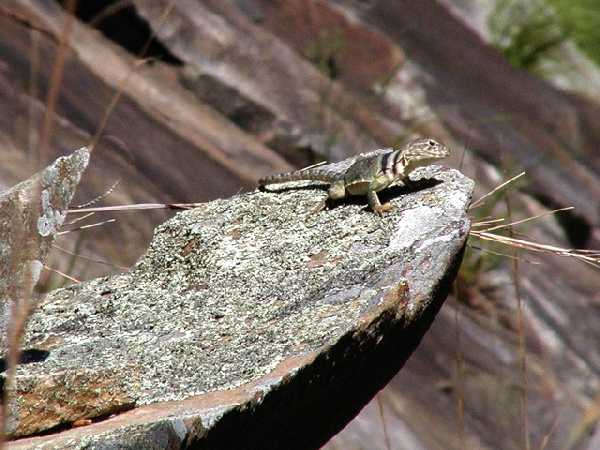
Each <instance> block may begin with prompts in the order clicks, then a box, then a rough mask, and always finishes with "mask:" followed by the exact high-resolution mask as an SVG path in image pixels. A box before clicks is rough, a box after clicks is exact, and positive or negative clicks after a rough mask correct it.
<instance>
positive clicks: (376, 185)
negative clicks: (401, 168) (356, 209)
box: [367, 174, 393, 215]
mask: <svg viewBox="0 0 600 450" xmlns="http://www.w3.org/2000/svg"><path fill="white" fill-rule="evenodd" d="M392 181H393V179H390V178H389V177H388V176H387V175H385V174H382V175H380V176H378V177H377V178H375V179H374V180H373V181H371V182H370V183H369V187H368V188H367V199H368V200H369V207H370V208H371V209H372V210H373V212H374V213H375V214H379V215H381V214H382V213H383V212H385V211H389V210H390V209H392V208H393V207H392V205H390V204H389V203H386V204H385V205H382V204H381V202H380V201H379V197H378V196H377V192H379V191H381V190H383V189H385V188H386V187H388V186H389V185H390V184H392Z"/></svg>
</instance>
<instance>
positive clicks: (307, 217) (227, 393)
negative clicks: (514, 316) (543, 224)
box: [12, 166, 473, 448]
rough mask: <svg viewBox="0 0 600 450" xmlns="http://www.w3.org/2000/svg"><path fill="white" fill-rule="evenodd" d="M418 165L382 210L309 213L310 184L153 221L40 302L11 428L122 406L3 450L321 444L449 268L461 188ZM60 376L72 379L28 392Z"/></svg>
mask: <svg viewBox="0 0 600 450" xmlns="http://www.w3.org/2000/svg"><path fill="white" fill-rule="evenodd" d="M419 173H420V175H421V177H423V179H422V180H421V181H417V187H416V188H415V187H412V188H411V189H407V188H406V187H399V186H398V187H392V188H390V189H388V190H387V191H386V192H385V193H384V194H383V195H382V197H383V199H384V200H390V199H391V202H392V204H393V205H394V209H393V210H392V211H391V212H390V213H389V214H387V215H385V216H384V217H379V216H377V215H375V214H373V213H372V212H370V211H369V209H368V207H367V206H366V204H365V202H364V199H361V198H357V199H353V200H352V201H349V202H336V203H335V204H333V205H331V208H330V209H329V210H323V211H319V212H314V210H315V207H316V206H317V205H318V204H319V203H320V202H321V201H322V200H323V197H324V196H325V195H326V191H325V190H323V189H321V188H320V187H318V186H315V185H314V184H308V185H307V183H304V184H298V183H296V184H292V185H291V186H290V187H284V188H283V189H280V190H279V191H275V192H273V191H263V192H261V191H255V192H252V193H248V194H245V195H240V196H236V197H233V198H231V199H225V200H216V201H213V202H210V203H207V204H205V205H204V206H203V207H201V208H198V209H195V210H192V211H186V212H183V213H180V214H178V215H177V216H175V217H174V218H173V219H171V220H169V221H167V222H165V223H164V224H163V225H161V226H160V227H159V228H157V230H156V233H155V236H154V239H153V241H152V243H151V245H150V248H149V249H148V251H147V253H146V255H145V256H144V257H143V258H142V259H141V260H140V261H139V262H138V263H137V264H136V265H135V266H134V267H133V268H132V269H131V271H130V272H128V273H126V274H123V275H118V276H115V277H111V278H105V279H96V280H92V281H90V282H87V283H81V284H79V285H76V286H73V287H70V288H66V289H61V290H58V291H56V292H54V293H52V294H50V295H48V296H47V297H46V298H45V299H44V301H43V303H42V305H41V307H40V308H39V312H38V313H37V314H36V315H35V316H34V317H33V318H32V321H31V327H30V331H29V334H28V336H27V341H26V346H27V348H28V349H33V348H35V349H38V350H45V351H48V352H49V356H48V357H47V358H46V359H45V360H44V361H43V362H38V363H35V364H27V365H23V366H21V368H20V370H19V376H18V380H17V392H16V394H15V395H16V398H17V407H16V409H15V410H14V411H13V422H12V423H13V424H14V427H13V429H12V432H13V434H14V435H19V436H23V435H28V434H31V433H37V432H40V431H43V430H42V425H41V424H43V427H51V426H59V425H64V424H65V423H70V422H73V421H76V420H78V419H94V418H96V417H105V416H107V415H110V414H112V413H114V412H115V411H119V410H123V409H129V408H132V407H134V406H135V408H134V409H133V410H131V411H128V412H124V413H122V414H119V415H118V416H116V417H114V418H111V419H109V420H106V421H103V422H98V423H96V424H93V425H91V426H89V427H85V428H76V429H72V430H69V431H65V432H62V433H59V434H57V435H53V436H52V437H50V436H45V437H44V438H43V440H42V439H41V438H28V439H23V440H21V441H19V442H17V443H15V444H13V445H14V448H28V447H35V446H36V445H38V444H40V445H41V443H42V442H46V441H47V442H48V445H52V446H56V448H83V447H85V448H105V446H106V445H110V443H111V442H119V446H120V448H140V447H136V446H139V445H142V444H140V442H141V441H140V439H142V440H143V442H144V444H143V445H144V446H147V448H150V447H151V448H180V447H184V446H186V445H188V444H190V443H192V442H198V441H202V442H203V445H204V446H203V447H202V448H216V447H219V448H259V447H260V448H282V446H285V447H286V448H315V447H317V446H318V445H320V444H322V443H323V442H324V441H325V440H326V439H327V438H328V437H330V436H331V435H332V434H333V433H335V432H336V431H337V430H339V429H340V427H341V426H343V425H344V424H345V423H346V422H347V421H348V420H350V419H351V418H352V416H353V415H355V414H356V413H357V412H358V411H359V409H360V408H361V407H362V406H363V405H364V404H365V403H366V402H367V401H368V400H369V399H370V398H371V397H372V396H373V395H374V394H375V393H376V392H377V391H378V390H379V389H380V388H381V387H382V386H383V385H384V384H385V383H386V382H387V381H388V380H389V379H390V378H391V377H392V376H393V375H394V374H395V373H396V372H397V371H398V370H399V368H400V367H401V366H402V364H403V363H404V362H405V361H406V359H407V357H408V356H409V355H410V353H411V352H412V351H413V350H414V348H415V347H416V345H417V344H418V342H419V340H420V339H421V337H422V335H423V333H424V332H425V331H426V329H427V328H428V326H429V324H430V323H431V321H432V320H433V317H434V316H435V313H436V312H437V310H438V309H439V307H440V306H441V304H442V302H443V300H444V298H445V295H446V293H447V290H448V288H449V285H450V283H451V281H452V279H453V277H454V275H455V272H456V268H457V265H458V264H459V262H460V258H461V255H462V249H463V247H464V243H465V239H466V237H467V234H468V230H469V219H468V218H467V216H466V213H465V211H466V207H467V205H468V203H469V201H470V195H471V190H472V188H473V184H472V182H471V181H470V180H468V179H466V178H465V177H463V176H462V175H460V173H458V172H456V171H453V170H449V169H443V168H440V167H437V166H435V167H429V168H427V169H423V170H420V172H419ZM417 175H418V174H417ZM56 374H60V376H61V377H63V378H64V379H65V380H71V381H69V382H68V383H66V382H65V383H64V384H61V383H54V384H53V385H52V389H51V391H50V392H48V391H46V392H45V393H44V392H42V390H43V386H44V385H46V380H47V379H48V378H49V377H50V378H52V377H54V378H56V376H57V375H56ZM43 395H46V401H42V400H41V396H43ZM29 398H36V402H35V403H32V402H29V400H28V399H29ZM30 417H37V418H38V420H37V421H36V423H32V421H31V420H27V418H30ZM26 424H27V425H26ZM284 443H285V445H284ZM40 448H44V447H43V446H42V447H40Z"/></svg>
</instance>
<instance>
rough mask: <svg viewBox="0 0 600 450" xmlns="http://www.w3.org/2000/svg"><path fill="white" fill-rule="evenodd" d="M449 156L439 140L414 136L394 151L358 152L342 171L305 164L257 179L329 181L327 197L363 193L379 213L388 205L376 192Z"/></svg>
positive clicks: (265, 180)
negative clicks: (415, 137)
mask: <svg viewBox="0 0 600 450" xmlns="http://www.w3.org/2000/svg"><path fill="white" fill-rule="evenodd" d="M449 155H450V150H449V149H448V147H446V146H445V145H444V144H442V143H441V142H439V141H437V140H435V139H432V138H427V139H417V140H416V141H413V142H410V143H409V144H407V145H405V146H404V147H402V148H401V149H398V150H394V149H391V148H388V149H383V150H375V151H373V152H370V153H364V154H361V155H359V156H358V157H357V158H355V159H354V161H353V162H352V163H351V165H350V166H349V167H348V168H347V169H345V170H343V169H341V170H340V169H337V170H336V169H332V168H331V167H332V166H330V165H328V166H323V167H309V168H306V169H301V170H296V171H294V172H287V173H281V174H278V175H272V176H269V177H266V178H262V179H260V180H259V181H258V182H259V184H260V185H262V186H264V185H268V184H274V183H285V182H288V181H301V180H313V181H323V182H325V183H330V186H329V190H328V197H329V198H331V199H333V200H337V199H342V198H345V197H347V196H348V195H366V196H367V199H368V201H369V207H370V208H371V210H373V212H375V213H376V214H381V213H382V212H384V211H388V210H389V209H391V205H389V204H384V205H382V204H381V203H380V201H379V198H378V197H377V193H378V192H379V191H381V190H383V189H385V188H387V187H388V186H390V185H391V184H392V183H393V182H395V181H396V180H402V181H404V182H406V181H408V175H409V174H410V172H411V171H412V170H413V169H415V168H416V167H421V166H427V165H429V164H431V163H433V162H434V161H438V160H440V159H443V158H446V157H448V156H449Z"/></svg>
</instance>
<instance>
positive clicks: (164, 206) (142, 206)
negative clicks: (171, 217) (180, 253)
mask: <svg viewBox="0 0 600 450" xmlns="http://www.w3.org/2000/svg"><path fill="white" fill-rule="evenodd" d="M202 205H203V203H135V204H132V205H120V206H99V207H96V208H78V209H70V210H69V211H68V213H69V214H78V213H92V212H107V211H136V210H140V209H174V210H180V209H193V208H198V207H199V206H202Z"/></svg>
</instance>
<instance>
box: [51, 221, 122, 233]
mask: <svg viewBox="0 0 600 450" xmlns="http://www.w3.org/2000/svg"><path fill="white" fill-rule="evenodd" d="M116 220H117V219H107V220H103V221H102V222H96V223H90V224H88V225H82V226H80V227H77V228H73V229H72V230H65V231H59V232H58V234H59V235H61V234H67V233H72V232H73V231H79V230H85V229H86V228H92V227H97V226H100V225H105V224H107V223H112V222H115V221H116Z"/></svg>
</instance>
